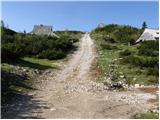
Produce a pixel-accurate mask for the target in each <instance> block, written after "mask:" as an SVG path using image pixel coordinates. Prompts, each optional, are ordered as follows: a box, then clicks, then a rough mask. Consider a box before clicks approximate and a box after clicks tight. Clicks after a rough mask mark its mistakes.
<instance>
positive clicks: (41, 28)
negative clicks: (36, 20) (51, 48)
mask: <svg viewBox="0 0 160 120" xmlns="http://www.w3.org/2000/svg"><path fill="white" fill-rule="evenodd" d="M30 33H31V34H36V35H49V36H55V37H58V36H57V35H56V34H55V33H54V32H53V28H52V26H47V25H34V27H33V30H32V31H31V32H30Z"/></svg>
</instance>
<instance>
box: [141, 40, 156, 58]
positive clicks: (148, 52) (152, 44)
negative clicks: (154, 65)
mask: <svg viewBox="0 0 160 120" xmlns="http://www.w3.org/2000/svg"><path fill="white" fill-rule="evenodd" d="M138 53H139V55H145V56H158V55H159V41H153V40H150V41H143V42H142V43H140V46H139V47H138Z"/></svg>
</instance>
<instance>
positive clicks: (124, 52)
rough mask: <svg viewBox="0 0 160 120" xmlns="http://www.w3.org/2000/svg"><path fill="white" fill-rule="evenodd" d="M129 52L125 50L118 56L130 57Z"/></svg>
mask: <svg viewBox="0 0 160 120" xmlns="http://www.w3.org/2000/svg"><path fill="white" fill-rule="evenodd" d="M131 53H132V52H131V51H130V50H128V49H126V50H124V51H121V52H120V53H119V55H120V56H129V55H131Z"/></svg>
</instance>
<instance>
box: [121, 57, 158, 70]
mask: <svg viewBox="0 0 160 120" xmlns="http://www.w3.org/2000/svg"><path fill="white" fill-rule="evenodd" d="M121 63H129V64H132V65H134V66H137V67H138V66H139V67H155V66H158V58H157V57H141V56H134V55H129V56H127V57H124V58H123V59H122V60H121Z"/></svg>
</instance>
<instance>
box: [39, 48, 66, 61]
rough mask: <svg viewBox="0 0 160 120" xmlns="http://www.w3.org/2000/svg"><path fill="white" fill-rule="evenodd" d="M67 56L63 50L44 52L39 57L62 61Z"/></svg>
mask: <svg viewBox="0 0 160 120" xmlns="http://www.w3.org/2000/svg"><path fill="white" fill-rule="evenodd" d="M65 56H66V53H64V52H62V51H61V50H55V49H52V50H44V51H42V52H41V53H40V54H39V55H38V57H39V58H42V59H49V60H54V59H61V58H64V57H65Z"/></svg>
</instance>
